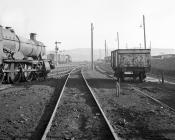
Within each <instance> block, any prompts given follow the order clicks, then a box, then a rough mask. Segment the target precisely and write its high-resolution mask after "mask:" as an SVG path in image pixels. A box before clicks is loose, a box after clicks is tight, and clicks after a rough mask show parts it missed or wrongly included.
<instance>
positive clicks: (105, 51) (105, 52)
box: [105, 40, 107, 57]
mask: <svg viewBox="0 0 175 140" xmlns="http://www.w3.org/2000/svg"><path fill="white" fill-rule="evenodd" d="M106 51H107V49H106V40H105V57H106V54H107V53H106Z"/></svg>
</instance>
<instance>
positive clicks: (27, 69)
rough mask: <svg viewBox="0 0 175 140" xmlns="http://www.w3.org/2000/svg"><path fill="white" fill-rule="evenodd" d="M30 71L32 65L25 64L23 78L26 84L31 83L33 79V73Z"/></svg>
mask: <svg viewBox="0 0 175 140" xmlns="http://www.w3.org/2000/svg"><path fill="white" fill-rule="evenodd" d="M31 70H32V65H27V64H25V71H24V77H25V80H26V81H27V82H30V81H32V80H33V78H34V75H33V72H32V71H31Z"/></svg>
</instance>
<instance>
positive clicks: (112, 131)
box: [81, 71, 119, 140]
mask: <svg viewBox="0 0 175 140" xmlns="http://www.w3.org/2000/svg"><path fill="white" fill-rule="evenodd" d="M81 74H82V77H83V80H84V81H85V83H86V86H87V87H88V89H89V91H90V93H91V94H92V96H93V98H94V100H95V102H96V104H97V106H98V108H99V109H100V111H101V113H102V115H103V117H104V119H105V121H106V123H107V125H108V127H109V129H110V131H111V133H112V135H113V137H114V139H115V140H119V137H118V136H117V134H116V133H115V131H114V129H113V127H112V126H111V124H110V122H109V120H108V119H107V117H106V115H105V113H104V112H103V110H102V108H101V105H100V103H99V102H98V100H97V98H96V97H95V94H94V92H93V90H92V89H91V87H90V86H89V84H88V82H87V80H86V79H85V76H84V74H83V72H82V71H81Z"/></svg>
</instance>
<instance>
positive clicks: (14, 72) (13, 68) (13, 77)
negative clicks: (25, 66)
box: [7, 63, 22, 83]
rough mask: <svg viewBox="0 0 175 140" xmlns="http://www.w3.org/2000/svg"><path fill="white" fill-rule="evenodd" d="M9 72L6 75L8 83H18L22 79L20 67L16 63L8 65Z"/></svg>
mask: <svg viewBox="0 0 175 140" xmlns="http://www.w3.org/2000/svg"><path fill="white" fill-rule="evenodd" d="M9 70H10V72H9V73H8V75H7V80H8V83H19V82H20V80H21V77H22V73H21V70H20V65H19V64H16V63H11V64H9Z"/></svg>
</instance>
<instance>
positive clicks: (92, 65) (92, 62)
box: [91, 23, 94, 70]
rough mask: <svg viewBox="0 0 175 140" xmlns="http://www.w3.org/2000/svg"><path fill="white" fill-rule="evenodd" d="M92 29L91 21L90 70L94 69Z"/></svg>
mask: <svg viewBox="0 0 175 140" xmlns="http://www.w3.org/2000/svg"><path fill="white" fill-rule="evenodd" d="M93 30H94V26H93V23H91V68H92V70H94V55H93Z"/></svg>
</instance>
